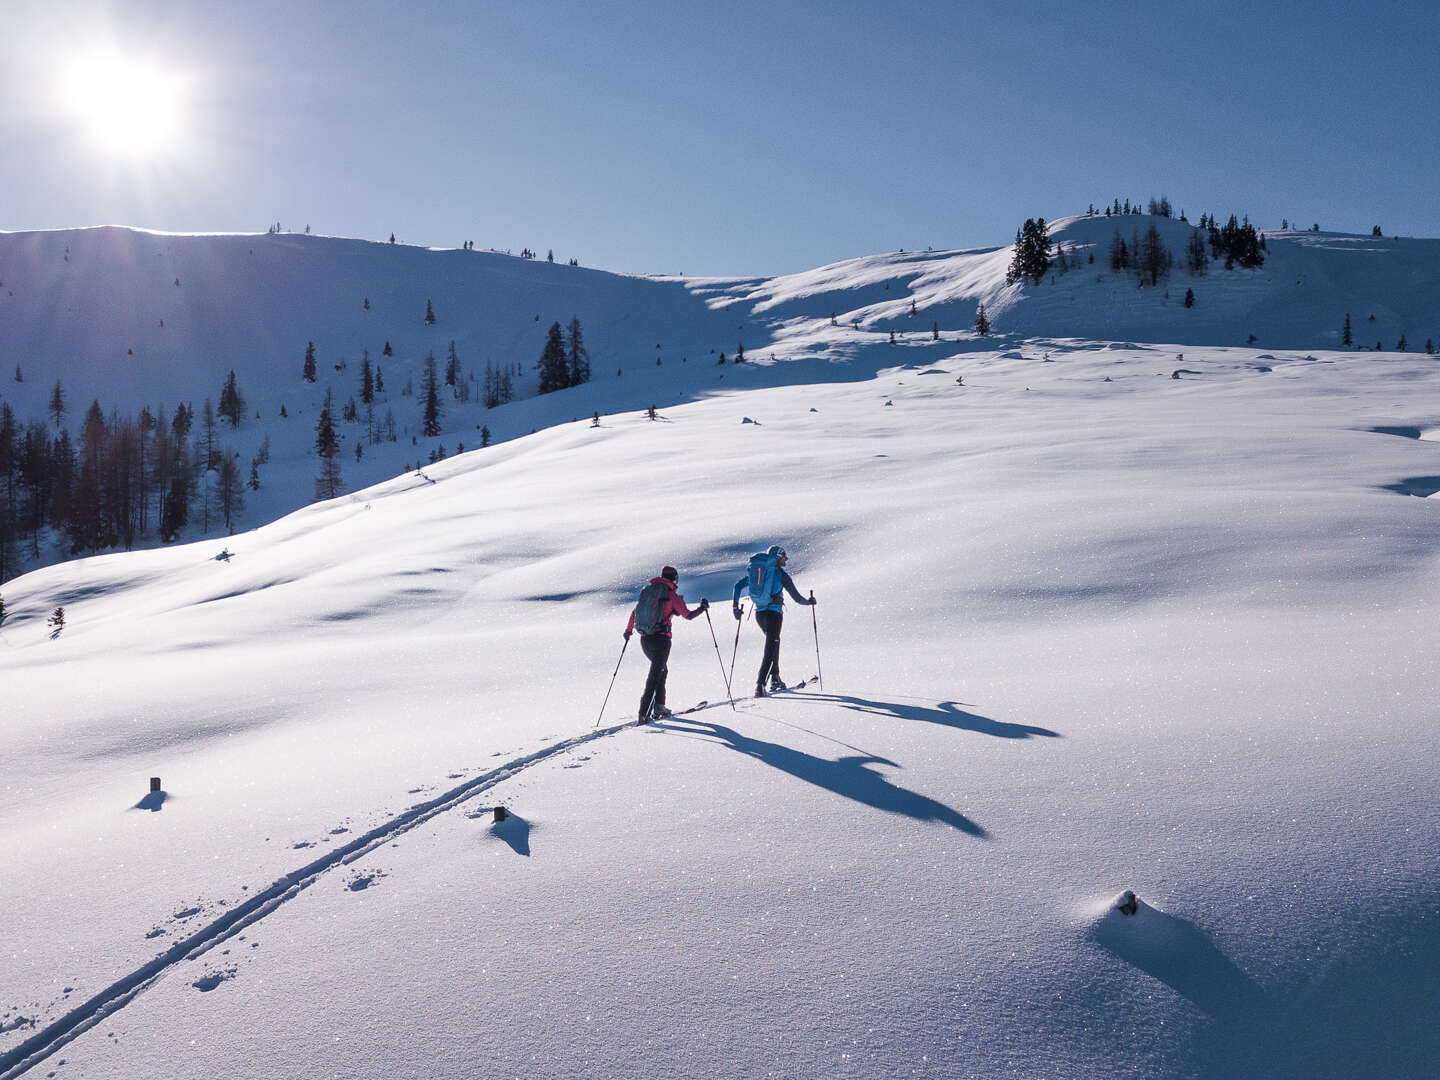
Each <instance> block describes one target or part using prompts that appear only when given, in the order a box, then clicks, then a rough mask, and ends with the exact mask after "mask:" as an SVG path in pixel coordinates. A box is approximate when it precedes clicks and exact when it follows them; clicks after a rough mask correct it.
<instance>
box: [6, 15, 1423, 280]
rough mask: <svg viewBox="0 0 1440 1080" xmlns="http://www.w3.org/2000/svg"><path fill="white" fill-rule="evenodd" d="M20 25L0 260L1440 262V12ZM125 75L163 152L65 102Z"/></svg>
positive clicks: (133, 20) (708, 265)
mask: <svg viewBox="0 0 1440 1080" xmlns="http://www.w3.org/2000/svg"><path fill="white" fill-rule="evenodd" d="M5 8H6V12H7V16H6V20H5V24H6V25H5V27H4V30H3V31H0V32H3V33H4V35H5V36H4V39H3V43H0V50H3V51H0V60H3V64H0V93H3V98H0V100H3V101H4V102H5V104H4V106H3V109H0V145H3V146H4V147H5V153H4V154H3V155H0V192H3V193H4V196H3V200H0V229H7V230H18V229H34V228H63V227H70V226H81V225H93V224H102V223H113V224H125V225H137V226H142V227H147V228H155V229H173V230H177V231H212V230H214V231H263V230H264V229H265V228H266V227H267V225H269V224H270V223H271V222H279V223H280V224H281V225H283V226H284V227H285V228H286V229H294V230H297V231H298V230H301V229H303V228H304V227H305V226H306V225H307V224H308V225H310V226H312V228H313V229H314V230H315V231H316V232H323V233H330V234H338V235H345V236H357V237H363V238H369V239H386V238H388V236H389V234H390V233H391V232H394V233H395V235H396V236H397V238H399V239H400V240H402V241H406V242H411V243H417V244H425V245H434V246H457V247H458V246H460V245H461V244H462V243H464V242H466V241H473V242H474V244H475V246H476V247H480V248H486V247H497V248H501V249H511V250H514V251H517V252H518V251H519V250H520V249H521V248H523V247H527V246H528V247H530V248H532V249H534V250H536V251H538V252H539V253H540V254H541V255H542V256H544V255H545V253H546V252H548V251H550V250H553V251H554V252H555V256H556V258H557V259H560V260H568V259H570V258H572V257H573V258H577V259H579V260H580V261H581V262H582V263H584V264H585V265H589V266H601V267H605V268H608V269H615V270H624V271H634V272H664V273H688V274H717V275H730V274H735V275H738V274H774V273H782V272H787V271H794V270H801V269H807V268H810V267H813V266H817V265H821V264H823V263H827V262H832V261H835V260H838V259H843V258H848V257H851V256H855V255H863V254H870V253H874V252H878V251H893V250H895V249H897V248H902V247H904V248H924V247H927V246H933V247H936V248H944V247H976V246H987V245H993V244H1002V243H1006V242H1008V241H1009V240H1010V239H1011V238H1012V237H1013V235H1014V231H1015V228H1016V226H1017V225H1018V224H1019V223H1020V222H1021V221H1023V220H1024V219H1025V218H1026V217H1030V216H1035V215H1043V216H1045V217H1050V218H1054V217H1058V216H1062V215H1065V214H1071V213H1077V212H1083V211H1084V210H1085V208H1086V207H1087V206H1088V205H1089V204H1090V203H1092V202H1093V203H1095V204H1096V205H1101V204H1103V203H1105V202H1108V201H1109V200H1110V199H1112V198H1114V197H1116V196H1119V197H1120V198H1122V199H1124V198H1132V199H1148V198H1150V197H1151V196H1158V195H1161V194H1165V195H1168V196H1169V197H1170V199H1171V200H1172V201H1173V202H1174V203H1175V205H1176V207H1177V208H1184V209H1185V210H1186V211H1187V212H1188V213H1189V215H1190V217H1191V218H1192V219H1194V218H1195V217H1197V216H1198V215H1199V214H1200V213H1201V212H1204V211H1210V212H1214V213H1218V214H1220V215H1222V216H1225V215H1228V214H1229V213H1232V212H1234V213H1242V214H1243V213H1248V214H1249V215H1250V217H1251V219H1252V220H1254V221H1255V222H1257V223H1258V224H1261V225H1265V226H1279V224H1280V222H1281V219H1282V218H1288V219H1289V220H1290V221H1292V222H1300V223H1302V224H1303V225H1305V226H1307V227H1308V226H1309V225H1310V224H1311V223H1319V224H1320V225H1321V227H1322V228H1324V229H1335V230H1341V231H1351V232H1368V231H1369V229H1370V227H1371V225H1374V224H1379V225H1381V226H1382V227H1383V228H1384V229H1385V231H1386V233H1387V235H1388V234H1391V233H1398V234H1401V235H1420V236H1440V200H1437V198H1436V193H1437V188H1440V185H1437V183H1436V176H1437V167H1440V138H1437V128H1440V90H1437V80H1436V79H1435V77H1434V75H1433V66H1434V62H1435V56H1434V50H1435V46H1436V42H1437V41H1440V13H1437V7H1436V5H1434V4H1433V3H1381V4H1379V5H1378V6H1376V7H1375V8H1373V9H1369V10H1364V9H1361V8H1360V7H1359V6H1358V5H1352V4H1344V5H1342V4H1338V3H1329V2H1321V3H1303V4H1302V3H1278V4H1271V5H1268V6H1266V7H1265V9H1264V10H1263V11H1255V10H1251V9H1249V8H1248V6H1247V5H1244V4H1239V3H1204V2H1199V3H1190V4H1184V5H1166V4H1156V3H1151V4H1139V3H1095V4H1088V5H1071V4H1066V5H1057V4H1050V3H1031V2H1025V0H1019V2H1015V3H1010V4H1007V5H998V4H995V5H990V4H987V5H983V6H982V5H972V4H968V3H953V2H952V3H907V2H903V0H887V2H878V0H877V2H873V3H853V2H849V0H839V2H834V3H828V4H822V3H810V2H799V3H773V2H772V3H752V2H750V0H738V2H727V3H725V4H694V3H686V2H670V3H655V2H649V0H616V2H612V3H574V2H549V3H539V4H519V3H515V4H511V3H491V2H486V0H479V2H468V3H467V2H460V0H429V2H426V0H420V2H407V3H403V4H402V3H388V2H379V0H348V2H345V3H340V2H333V0H298V2H290V3H278V2H274V0H245V2H243V3H240V2H233V3H232V2H228V0H220V2H216V3H212V4H205V5H200V4H194V3H191V2H171V0H110V2H87V3H76V2H72V0H45V2H37V0H6V3H5ZM107 51H109V52H114V53H118V55H120V56H121V57H123V58H124V62H125V63H129V64H132V65H133V66H134V68H135V69H137V70H142V71H145V72H150V73H155V74H156V77H157V78H162V77H163V79H164V80H165V85H166V86H168V87H169V89H167V90H165V91H164V93H165V94H167V95H169V101H168V105H171V106H173V107H174V109H175V111H176V114H177V115H176V118H175V120H174V121H173V124H172V125H171V126H169V127H168V128H166V129H165V131H164V132H163V133H161V134H159V135H158V136H157V135H155V134H153V133H150V134H147V135H146V138H147V139H153V140H154V141H152V142H147V144H146V145H145V146H144V147H143V148H140V147H138V145H131V146H125V145H123V143H124V135H122V136H117V135H116V131H117V129H118V130H119V131H121V132H123V133H126V134H128V132H129V131H130V128H129V126H128V122H126V121H122V120H120V119H117V118H115V117H114V116H113V114H106V115H105V116H104V117H103V120H102V121H101V126H103V127H105V128H106V129H107V130H108V131H109V135H110V137H109V138H101V137H100V136H99V135H98V134H97V132H96V130H95V128H96V126H97V123H96V122H97V116H96V115H87V111H91V112H93V111H95V110H103V109H104V108H105V107H107V106H108V107H111V108H113V107H114V104H115V102H114V100H113V98H114V95H102V98H105V99H110V100H108V101H107V100H102V101H99V102H96V103H95V104H94V105H87V104H85V102H84V101H83V100H77V96H76V94H75V92H74V91H73V90H71V89H70V88H69V86H70V84H69V83H68V82H67V79H69V78H70V77H71V68H72V67H73V66H75V65H77V64H78V65H80V66H81V67H82V68H86V67H88V68H89V69H91V70H92V71H93V70H95V69H96V62H95V61H94V57H96V56H97V55H100V54H102V53H105V52H107ZM92 93H93V91H92ZM150 107H151V106H148V105H145V106H136V107H135V108H134V109H131V110H130V112H131V113H135V112H143V111H145V109H148V108H150ZM138 130H139V129H138V128H137V131H138ZM117 140H118V141H119V142H120V143H121V144H122V145H117ZM140 141H141V140H140V138H139V136H138V135H137V137H136V139H134V140H132V142H133V143H137V144H138V142H140Z"/></svg>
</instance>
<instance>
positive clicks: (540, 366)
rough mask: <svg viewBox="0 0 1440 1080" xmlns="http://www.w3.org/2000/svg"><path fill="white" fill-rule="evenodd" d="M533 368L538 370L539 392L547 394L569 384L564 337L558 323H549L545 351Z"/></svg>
mask: <svg viewBox="0 0 1440 1080" xmlns="http://www.w3.org/2000/svg"><path fill="white" fill-rule="evenodd" d="M535 368H536V370H537V371H539V372H540V393H542V394H548V393H550V392H551V391H554V390H562V389H564V388H565V387H567V386H569V385H570V370H569V365H568V362H567V360H566V356H565V338H564V334H563V333H562V332H561V330H560V324H559V323H558V322H557V323H551V324H550V330H549V332H548V333H547V334H546V336H545V351H544V352H542V353H541V354H540V359H539V360H538V361H537V362H536V364H535Z"/></svg>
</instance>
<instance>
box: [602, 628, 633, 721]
mask: <svg viewBox="0 0 1440 1080" xmlns="http://www.w3.org/2000/svg"><path fill="white" fill-rule="evenodd" d="M629 647H630V635H629V634H626V635H625V644H624V645H621V646H620V660H616V661H615V675H611V676H610V686H609V688H608V689H606V691H605V700H604V701H603V702H601V704H600V715H599V716H597V717H596V718H595V727H599V726H600V720H601V718H603V717H604V715H605V706H606V705H609V704H610V691H611V690H614V689H615V676H616V675H619V674H620V661H621V660H624V659H625V650H626V649H628V648H629Z"/></svg>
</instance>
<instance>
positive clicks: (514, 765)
mask: <svg viewBox="0 0 1440 1080" xmlns="http://www.w3.org/2000/svg"><path fill="white" fill-rule="evenodd" d="M633 726H634V721H627V722H626V723H623V724H617V725H614V726H612V727H606V728H600V729H599V730H594V731H588V732H586V733H585V734H583V735H577V736H575V737H574V738H571V739H565V740H562V741H561V742H558V743H555V744H553V745H551V746H546V747H542V748H541V749H539V750H536V751H534V752H533V753H530V754H525V755H523V756H522V757H517V758H515V759H514V760H512V761H508V762H506V763H505V764H504V765H500V766H498V767H497V768H494V769H491V770H490V771H489V772H487V773H484V774H482V775H480V776H477V777H475V778H474V779H472V780H467V781H465V782H464V783H463V784H461V785H459V786H458V787H454V788H451V789H450V790H449V791H447V792H445V794H443V795H439V796H437V797H436V798H434V799H431V800H430V801H429V802H424V803H419V804H417V805H415V806H412V807H411V808H410V809H409V810H406V811H405V812H404V813H402V814H400V815H398V816H397V817H394V818H391V819H390V820H389V821H387V822H385V823H384V824H382V825H378V826H376V827H375V828H373V829H371V830H370V831H369V832H367V833H365V834H364V835H363V836H360V837H358V838H356V839H355V840H352V841H351V842H350V843H348V844H346V845H344V846H343V847H340V848H336V849H335V850H333V851H330V852H329V853H327V854H326V855H323V856H322V857H320V858H318V859H316V860H315V861H314V862H311V863H308V864H307V865H305V866H302V867H301V868H300V869H298V870H293V871H291V872H290V873H288V874H286V875H285V876H284V877H281V878H277V879H276V880H275V881H274V883H272V884H271V885H270V886H269V887H268V888H266V889H264V890H262V891H261V892H259V893H257V894H256V895H254V896H251V897H249V898H248V899H246V900H245V902H244V903H242V904H239V905H237V906H236V907H234V908H232V909H230V910H229V911H227V912H226V913H225V914H224V915H222V916H221V917H220V918H218V919H216V920H215V921H214V922H212V923H210V924H209V925H207V926H204V927H202V928H201V929H199V930H197V931H196V932H195V933H193V934H191V935H190V936H189V937H187V938H185V939H184V940H183V941H178V942H176V943H175V944H174V945H173V946H171V947H170V948H169V949H166V950H165V951H164V952H163V953H160V954H159V955H158V956H156V957H155V958H154V959H153V960H151V961H150V962H149V963H147V964H144V965H142V966H141V967H138V968H136V969H135V970H134V971H132V972H130V973H129V974H128V975H125V976H123V977H122V978H120V979H119V980H117V981H116V982H113V983H111V984H110V985H109V986H107V987H106V988H105V989H104V990H101V991H100V992H99V993H98V994H96V995H95V996H94V997H92V998H90V999H89V1000H88V1001H86V1002H85V1003H84V1004H82V1005H78V1006H76V1007H75V1008H74V1009H71V1010H70V1011H69V1012H68V1013H66V1014H65V1015H64V1016H62V1017H61V1018H60V1019H59V1020H56V1021H54V1022H53V1023H51V1024H48V1025H47V1026H46V1027H44V1028H42V1029H41V1030H40V1031H38V1032H37V1033H36V1034H34V1035H32V1036H30V1038H28V1039H26V1040H25V1041H24V1042H22V1043H20V1044H19V1045H18V1046H16V1047H15V1048H14V1049H12V1050H8V1051H6V1052H5V1053H3V1054H0V1080H13V1078H15V1077H18V1076H20V1075H21V1074H22V1073H25V1072H28V1071H29V1070H30V1069H32V1068H33V1067H35V1066H36V1065H38V1064H39V1063H40V1062H42V1061H44V1060H45V1059H46V1058H47V1057H49V1056H50V1055H51V1054H53V1053H55V1052H56V1051H57V1050H59V1049H60V1048H61V1047H63V1046H64V1045H65V1044H66V1043H68V1042H70V1041H71V1040H72V1039H75V1038H77V1037H78V1036H80V1035H82V1034H84V1033H85V1032H86V1031H88V1030H90V1028H92V1027H94V1026H95V1025H96V1024H98V1023H100V1021H102V1020H104V1019H105V1018H107V1017H109V1016H111V1015H113V1014H114V1013H115V1012H116V1011H117V1010H119V1009H122V1008H124V1007H125V1006H126V1005H128V1004H129V1003H130V1002H131V1001H133V1000H134V999H135V998H136V997H137V996H139V995H140V994H141V993H143V992H144V991H146V990H148V989H149V988H150V987H151V986H153V985H154V984H155V983H157V982H158V981H159V980H160V979H161V978H163V977H164V976H165V975H166V974H167V973H168V972H169V971H170V970H171V969H173V968H174V967H176V966H177V965H178V964H180V963H182V962H184V961H186V960H194V959H196V958H197V957H200V956H202V955H204V954H205V953H206V952H208V951H209V950H210V949H212V948H213V947H214V946H216V945H218V944H220V943H221V942H222V941H225V940H227V939H229V938H230V937H232V936H233V935H235V934H237V933H239V932H240V931H241V930H243V929H245V928H246V927H248V926H252V925H254V924H255V923H257V922H259V921H260V920H261V919H263V918H265V916H267V915H269V914H270V913H271V912H273V911H274V910H275V909H276V908H278V907H279V906H280V905H281V904H283V903H285V902H286V901H288V900H293V899H294V898H295V897H296V896H298V895H300V893H301V892H303V891H304V890H305V889H307V888H309V887H310V886H311V885H313V884H315V882H316V881H318V880H319V879H320V877H321V876H322V875H323V874H325V873H326V872H327V871H330V870H333V869H335V867H337V866H343V865H346V864H348V863H352V862H354V861H355V860H357V859H359V858H361V857H363V856H365V855H368V854H369V853H370V852H371V851H373V850H375V849H376V848H378V847H381V846H383V845H384V844H386V843H388V842H389V841H391V840H393V839H394V838H395V837H397V836H400V835H401V834H403V833H406V832H409V831H410V830H411V829H413V828H415V827H416V826H417V825H423V824H424V823H425V822H427V821H429V820H430V819H431V818H434V817H437V816H439V815H440V814H443V813H445V812H446V811H449V810H453V809H454V808H455V807H457V806H459V805H460V804H461V803H463V802H466V801H467V800H469V799H471V798H474V797H475V796H476V795H478V794H480V793H481V792H482V791H486V790H488V789H490V788H492V787H494V786H495V785H497V784H499V783H501V782H503V781H505V780H508V779H510V777H512V776H514V775H515V774H516V773H519V772H522V771H524V770H525V769H528V768H530V766H532V765H538V764H539V763H540V762H542V761H545V760H547V759H548V758H552V757H556V756H558V755H560V754H564V753H567V752H568V751H571V750H574V749H575V748H576V747H578V746H583V745H585V744H586V743H588V742H593V741H594V740H596V739H603V738H606V737H607V736H610V735H614V734H616V733H618V732H620V731H623V730H624V729H625V728H627V727H633Z"/></svg>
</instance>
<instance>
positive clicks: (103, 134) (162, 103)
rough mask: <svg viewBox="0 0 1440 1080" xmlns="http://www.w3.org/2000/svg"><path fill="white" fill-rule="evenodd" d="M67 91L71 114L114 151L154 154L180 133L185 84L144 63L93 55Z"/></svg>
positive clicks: (71, 75)
mask: <svg viewBox="0 0 1440 1080" xmlns="http://www.w3.org/2000/svg"><path fill="white" fill-rule="evenodd" d="M64 90H65V101H66V105H67V108H68V109H69V110H70V112H71V114H72V115H73V116H74V117H75V118H76V120H77V121H78V122H79V123H80V125H81V126H82V127H83V128H84V129H85V131H86V133H87V135H88V136H89V137H90V138H91V139H92V140H94V141H95V142H96V143H97V144H98V145H99V146H100V147H102V148H103V149H105V150H106V151H108V152H110V153H113V154H128V155H133V156H138V157H148V156H153V155H155V154H157V153H160V152H163V151H167V150H170V149H172V148H173V144H174V142H175V140H176V138H177V136H178V135H179V133H180V119H181V115H180V114H181V88H180V82H179V80H178V79H177V78H176V77H174V76H173V75H168V74H166V73H165V72H163V71H161V70H159V69H158V68H156V67H153V66H150V65H147V64H146V63H144V62H142V61H139V60H136V59H131V58H128V57H125V56H121V55H119V54H116V53H95V54H92V55H90V56H87V57H84V58H82V59H80V60H78V61H76V63H75V64H74V65H72V66H71V68H70V70H69V72H68V73H67V79H66V83H65V87H64Z"/></svg>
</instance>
